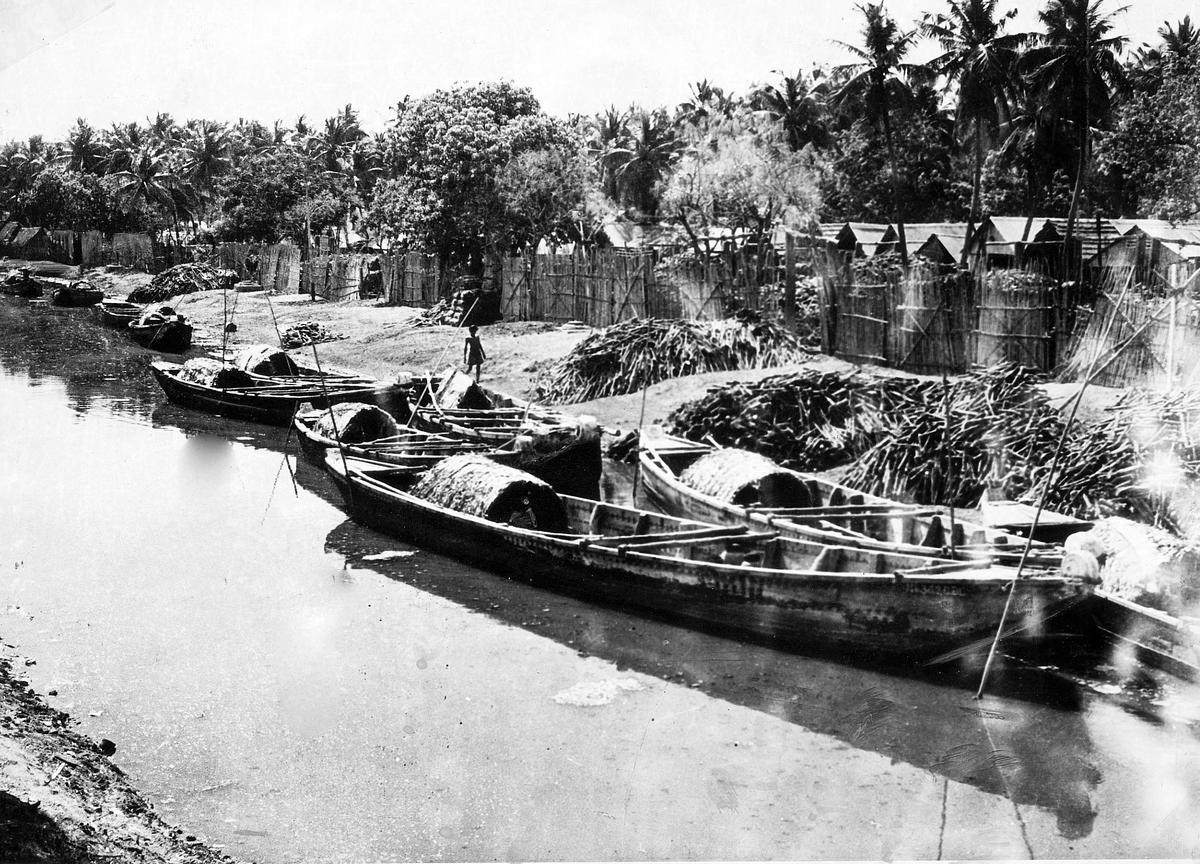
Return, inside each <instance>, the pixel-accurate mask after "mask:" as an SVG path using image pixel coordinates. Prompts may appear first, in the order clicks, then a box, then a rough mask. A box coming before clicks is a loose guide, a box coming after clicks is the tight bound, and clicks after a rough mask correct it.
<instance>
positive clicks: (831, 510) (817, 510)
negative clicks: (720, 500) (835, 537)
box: [745, 504, 942, 516]
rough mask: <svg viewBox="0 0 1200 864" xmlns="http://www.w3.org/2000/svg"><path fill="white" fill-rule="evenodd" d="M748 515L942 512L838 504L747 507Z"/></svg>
mask: <svg viewBox="0 0 1200 864" xmlns="http://www.w3.org/2000/svg"><path fill="white" fill-rule="evenodd" d="M745 509H746V512H748V513H762V514H764V515H770V516H939V515H941V512H942V511H941V510H938V509H936V508H931V507H918V506H915V505H912V504H895V505H882V506H881V505H878V504H837V505H833V506H829V507H747V508H745Z"/></svg>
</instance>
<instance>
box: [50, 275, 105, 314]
mask: <svg viewBox="0 0 1200 864" xmlns="http://www.w3.org/2000/svg"><path fill="white" fill-rule="evenodd" d="M103 299H104V292H103V291H102V290H101V289H99V288H97V287H95V286H94V285H92V283H91V282H86V281H82V280H81V281H78V282H70V283H68V284H66V285H59V286H58V287H57V288H55V289H54V290H53V291H52V292H50V305H51V306H74V307H84V306H95V305H96V304H97V303H99V302H100V301H101V300H103Z"/></svg>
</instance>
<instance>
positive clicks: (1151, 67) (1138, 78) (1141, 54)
mask: <svg viewBox="0 0 1200 864" xmlns="http://www.w3.org/2000/svg"><path fill="white" fill-rule="evenodd" d="M1158 38H1159V39H1160V40H1162V41H1161V42H1160V43H1159V44H1158V45H1157V46H1155V47H1153V48H1151V47H1149V46H1147V45H1144V46H1142V47H1141V48H1139V49H1138V50H1137V51H1136V52H1134V56H1133V63H1132V64H1131V65H1130V69H1129V73H1128V74H1129V79H1130V83H1131V84H1133V85H1135V86H1136V87H1138V88H1139V89H1142V90H1148V91H1154V90H1157V89H1158V86H1159V85H1160V84H1161V83H1162V79H1163V70H1164V69H1165V68H1166V67H1167V66H1168V65H1170V64H1172V63H1181V62H1185V61H1187V60H1189V59H1192V58H1194V57H1195V56H1196V52H1197V49H1198V48H1200V30H1197V29H1196V28H1195V27H1194V26H1192V17H1191V16H1190V15H1184V16H1183V18H1182V19H1181V20H1180V21H1179V23H1178V24H1176V25H1174V26H1172V25H1171V24H1170V22H1167V21H1164V22H1163V26H1161V27H1159V28H1158Z"/></svg>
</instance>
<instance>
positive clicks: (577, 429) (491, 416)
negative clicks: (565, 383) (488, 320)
mask: <svg viewBox="0 0 1200 864" xmlns="http://www.w3.org/2000/svg"><path fill="white" fill-rule="evenodd" d="M410 402H411V410H412V419H411V421H410V425H412V426H416V427H417V428H420V429H425V430H428V431H430V432H437V433H439V434H444V435H451V436H454V437H456V438H460V439H462V440H464V441H472V442H477V443H480V444H485V445H487V446H489V447H491V448H495V449H513V448H515V449H518V450H522V451H524V452H526V453H527V454H528V455H527V456H526V457H525V458H526V460H527V461H526V464H527V466H532V465H533V464H534V460H533V456H534V455H535V454H536V456H537V459H538V460H540V462H541V463H542V464H541V465H539V467H538V468H537V473H538V476H546V474H547V473H552V474H553V475H554V476H555V478H556V479H555V480H554V481H553V482H552V485H553V486H554V487H555V488H556V489H558V490H560V491H563V492H566V493H568V494H574V495H580V496H582V497H585V498H594V497H598V495H599V489H600V475H601V472H602V470H603V461H602V455H601V450H600V437H601V431H602V430H601V429H600V426H599V424H598V423H597V422H596V421H595V419H594V418H590V417H577V416H575V415H572V414H568V413H566V412H563V411H557V410H554V409H551V408H543V407H539V406H537V405H534V404H533V403H531V402H528V401H526V400H524V399H520V398H518V397H516V396H511V395H509V394H507V393H502V392H500V391H498V390H493V389H491V388H489V387H486V386H482V385H480V384H478V383H477V382H475V381H472V380H471V379H470V378H469V377H468V376H466V375H464V374H463V373H462V372H459V371H458V370H456V369H450V370H448V371H447V373H446V374H445V375H443V376H442V377H441V378H440V379H439V378H431V379H417V380H414V381H413V383H412V385H411V396H410Z"/></svg>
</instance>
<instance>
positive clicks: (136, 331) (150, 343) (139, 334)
mask: <svg viewBox="0 0 1200 864" xmlns="http://www.w3.org/2000/svg"><path fill="white" fill-rule="evenodd" d="M128 328H129V335H130V337H131V338H132V339H133V341H134V342H136V343H137V344H139V345H141V346H142V347H143V348H149V349H151V350H153V351H163V352H165V353H167V354H182V353H183V352H184V351H186V350H187V349H188V348H190V347H191V345H192V325H191V324H190V323H189V322H188V320H187V318H185V317H183V316H182V315H180V314H179V313H177V312H176V311H175V310H174V309H172V308H171V307H170V306H160V307H159V308H158V309H156V310H153V311H143V312H142V315H141V316H140V317H139V318H138V319H137V320H136V321H130V322H129V325H128Z"/></svg>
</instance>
